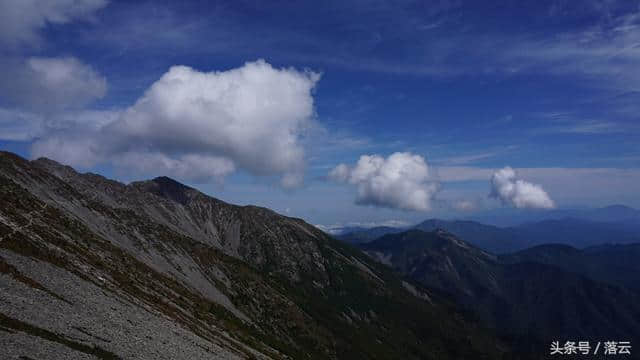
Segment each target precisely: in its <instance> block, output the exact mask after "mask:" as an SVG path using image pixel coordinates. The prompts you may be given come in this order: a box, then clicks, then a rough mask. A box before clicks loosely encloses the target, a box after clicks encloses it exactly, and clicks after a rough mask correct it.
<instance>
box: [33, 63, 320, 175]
mask: <svg viewBox="0 0 640 360" xmlns="http://www.w3.org/2000/svg"><path fill="white" fill-rule="evenodd" d="M318 80H319V75H318V74H316V73H313V72H309V71H306V72H301V71H297V70H295V69H291V68H285V69H276V68H274V67H272V66H271V65H270V64H268V63H267V62H265V61H263V60H259V61H256V62H249V63H246V64H245V65H244V66H242V67H240V68H237V69H232V70H228V71H221V72H200V71H197V70H195V69H192V68H190V67H186V66H174V67H172V68H171V69H169V71H168V72H167V73H166V74H164V75H163V76H162V77H161V78H160V79H159V80H158V81H156V82H155V83H154V84H153V85H152V86H151V87H150V88H149V89H148V90H147V91H146V92H145V94H144V96H142V97H141V98H140V99H138V101H136V103H135V104H134V105H133V106H131V107H129V108H128V109H126V110H125V111H123V112H122V113H121V114H119V116H118V117H117V119H115V120H114V121H111V122H110V123H108V124H106V125H104V126H102V127H100V128H98V129H97V130H94V131H93V132H92V133H83V134H82V135H83V137H84V139H77V136H75V134H73V133H72V132H68V134H66V135H59V137H60V139H61V140H59V141H54V143H56V142H57V143H64V145H65V146H66V147H67V148H77V149H78V154H77V155H74V156H71V154H70V153H69V152H67V151H64V149H60V150H58V149H57V148H56V146H46V144H47V143H48V142H51V141H52V140H51V139H43V140H41V141H40V142H37V143H36V144H35V145H34V152H36V153H37V154H38V155H39V156H48V157H52V158H54V159H56V160H59V161H62V162H67V163H70V164H71V165H74V162H73V161H75V164H83V165H84V164H87V163H94V164H95V163H97V162H110V163H112V164H113V165H115V166H116V167H121V168H125V169H133V170H137V171H139V172H145V173H162V174H166V175H169V176H172V175H173V176H176V177H179V178H182V179H189V180H196V181H205V180H206V178H207V177H209V178H213V179H215V180H218V181H219V180H221V178H223V177H224V176H226V175H228V174H230V173H232V172H233V171H234V170H235V169H244V170H246V171H249V172H250V173H253V174H255V175H266V176H271V175H276V176H280V177H281V184H282V186H284V187H294V186H297V185H299V184H300V183H301V182H302V181H303V173H304V166H305V159H304V149H303V147H302V145H301V143H300V138H301V136H302V134H303V132H304V131H305V129H306V128H307V127H309V126H310V124H311V123H312V119H313V116H314V106H313V94H312V91H313V88H314V87H315V84H316V82H317V81H318ZM82 148H86V151H82V150H80V149H82ZM83 154H86V155H87V158H86V159H83V158H82V157H83Z"/></svg>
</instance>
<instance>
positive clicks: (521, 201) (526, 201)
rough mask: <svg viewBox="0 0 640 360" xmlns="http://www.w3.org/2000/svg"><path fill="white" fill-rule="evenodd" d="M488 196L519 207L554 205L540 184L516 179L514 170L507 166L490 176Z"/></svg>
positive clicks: (540, 207)
mask: <svg viewBox="0 0 640 360" xmlns="http://www.w3.org/2000/svg"><path fill="white" fill-rule="evenodd" d="M489 196H490V197H492V198H496V199H499V200H500V201H502V203H503V204H509V205H512V206H515V207H516V208H519V209H523V208H537V209H551V208H554V207H555V204H554V202H553V200H551V198H550V197H549V195H548V194H547V193H546V192H545V191H544V190H543V189H542V187H541V186H540V185H536V184H532V183H530V182H527V181H524V180H522V179H517V178H516V172H515V171H514V170H513V169H512V168H510V167H508V166H507V167H505V168H503V169H500V170H498V171H496V172H495V173H494V174H493V176H492V177H491V193H490V194H489Z"/></svg>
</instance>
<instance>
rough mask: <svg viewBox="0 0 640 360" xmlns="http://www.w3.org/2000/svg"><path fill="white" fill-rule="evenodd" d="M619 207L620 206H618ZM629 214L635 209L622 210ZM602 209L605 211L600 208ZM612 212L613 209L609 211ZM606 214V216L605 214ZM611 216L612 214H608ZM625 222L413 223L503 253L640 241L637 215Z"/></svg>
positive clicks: (358, 239) (352, 237)
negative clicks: (553, 245)
mask: <svg viewBox="0 0 640 360" xmlns="http://www.w3.org/2000/svg"><path fill="white" fill-rule="evenodd" d="M615 208H617V207H615ZM622 212H623V213H625V214H630V213H633V211H632V212H627V211H622ZM598 213H601V212H598ZM608 214H609V215H607V216H611V213H608ZM605 217H606V216H602V218H605ZM607 218H610V217H607ZM621 219H626V220H625V221H624V222H601V221H594V220H584V219H577V218H563V219H557V220H542V221H539V222H534V223H526V224H522V225H518V226H512V227H506V228H501V227H497V226H493V225H486V224H481V223H478V222H475V221H470V220H440V219H430V220H426V221H423V222H422V223H420V224H418V225H415V226H413V227H412V228H413V229H418V230H423V231H435V230H438V229H443V230H446V231H448V232H450V233H452V234H454V235H456V236H458V237H459V238H461V239H464V240H465V241H468V242H469V243H471V244H473V245H474V246H477V247H479V248H481V249H483V250H485V251H488V252H491V253H494V254H503V253H509V252H514V251H519V250H524V249H527V248H529V247H532V246H536V245H542V244H549V243H557V244H566V245H570V246H573V247H577V248H585V247H589V246H595V245H601V244H609V243H612V244H625V243H635V242H640V223H638V224H636V223H635V221H634V220H633V218H625V217H623V218H621ZM404 230H406V229H399V228H387V227H379V228H372V229H361V230H358V231H355V232H349V233H345V234H341V235H337V236H336V237H337V238H338V239H341V240H343V241H347V242H350V243H353V244H359V243H365V242H369V241H372V240H374V239H376V238H379V237H380V236H382V235H385V234H393V233H398V232H402V231H404Z"/></svg>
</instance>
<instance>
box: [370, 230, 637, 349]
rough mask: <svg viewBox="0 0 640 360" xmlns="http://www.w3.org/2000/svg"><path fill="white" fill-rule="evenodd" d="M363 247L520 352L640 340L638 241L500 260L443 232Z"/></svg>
mask: <svg viewBox="0 0 640 360" xmlns="http://www.w3.org/2000/svg"><path fill="white" fill-rule="evenodd" d="M359 246H360V247H361V248H362V249H363V250H364V251H365V252H366V253H367V254H369V255H370V256H371V257H372V258H374V259H376V260H377V261H379V262H381V263H383V264H387V265H389V266H391V267H392V268H394V269H395V270H396V271H398V272H399V273H400V274H403V275H405V276H407V277H409V278H411V279H413V280H415V281H418V282H420V283H421V284H423V285H424V286H427V287H429V288H434V289H439V290H440V291H442V293H444V294H449V295H450V296H451V297H452V298H453V299H454V300H455V301H456V302H457V303H459V304H463V306H465V307H466V308H467V309H469V311H471V312H472V313H473V314H475V315H476V316H477V317H478V318H479V319H480V320H481V322H482V323H483V324H485V325H486V326H489V327H491V328H494V329H496V331H498V332H499V333H500V334H502V335H503V336H505V337H508V338H510V339H511V341H513V342H514V343H516V344H519V345H518V348H521V349H522V350H523V351H529V350H530V351H536V350H538V351H539V346H541V344H545V343H546V344H548V343H550V342H551V341H553V339H567V338H571V339H573V338H580V339H591V340H593V339H601V338H633V339H634V340H636V339H638V340H640V338H639V337H640V322H639V321H638V319H640V294H639V293H638V292H637V290H638V286H637V284H638V280H639V279H640V277H639V276H638V274H639V273H638V267H639V266H638V264H639V263H640V252H639V251H638V249H639V248H640V245H638V244H635V245H625V246H602V247H597V248H589V249H586V250H583V251H581V250H578V249H575V248H571V247H568V246H560V245H553V246H539V247H536V248H533V249H529V250H526V251H523V252H520V253H517V254H513V255H509V256H504V257H497V256H495V255H492V254H489V253H487V252H485V251H482V250H480V249H478V248H476V247H474V246H473V245H471V244H469V243H467V242H465V241H463V240H461V239H459V238H458V237H456V236H455V235H453V234H451V233H449V232H446V231H444V230H437V231H433V232H425V231H422V230H417V229H413V230H409V231H406V232H402V233H397V234H389V235H385V236H383V237H381V238H379V239H377V240H375V241H373V242H370V243H366V244H360V245H359ZM618 258H620V259H621V260H620V261H619V262H618V263H616V259H618ZM534 344H535V345H534Z"/></svg>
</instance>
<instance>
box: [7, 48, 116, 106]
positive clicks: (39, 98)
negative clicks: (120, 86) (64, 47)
mask: <svg viewBox="0 0 640 360" xmlns="http://www.w3.org/2000/svg"><path fill="white" fill-rule="evenodd" d="M1 65H2V69H0V73H1V74H0V75H1V76H0V77H1V78H2V79H3V81H2V82H1V83H0V95H1V96H2V97H4V98H5V99H8V100H9V101H10V102H11V103H12V104H13V105H15V106H17V107H20V108H23V109H29V111H35V112H47V113H50V112H52V111H55V112H59V111H62V110H66V109H70V108H80V107H82V106H84V105H87V104H89V103H91V102H92V101H94V100H96V99H100V98H102V97H103V96H104V95H105V93H106V92H107V81H106V79H105V78H104V77H103V76H101V75H100V74H99V73H98V72H96V71H95V70H94V69H93V68H92V67H91V66H89V65H87V64H84V63H82V62H81V61H80V60H78V59H76V58H74V57H59V58H44V57H31V58H28V59H26V60H22V59H19V60H16V59H12V60H6V61H4V62H2V64H1Z"/></svg>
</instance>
